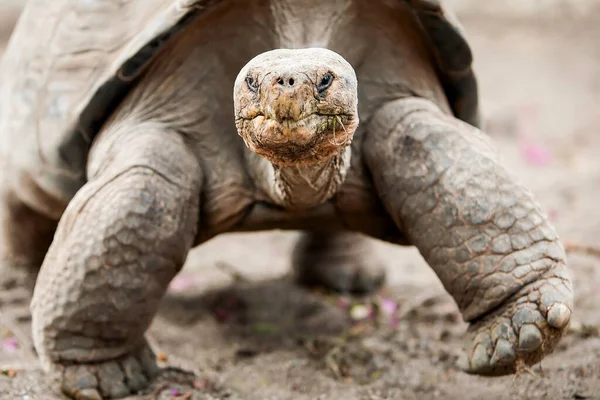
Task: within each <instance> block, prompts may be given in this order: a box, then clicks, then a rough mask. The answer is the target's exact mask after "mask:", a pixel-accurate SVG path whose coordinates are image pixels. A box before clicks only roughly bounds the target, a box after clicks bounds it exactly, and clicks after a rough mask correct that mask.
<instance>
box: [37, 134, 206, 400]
mask: <svg viewBox="0 0 600 400" xmlns="http://www.w3.org/2000/svg"><path fill="white" fill-rule="evenodd" d="M95 146H96V148H99V150H98V151H97V152H96V153H92V158H91V164H92V165H91V166H89V167H90V169H91V170H92V174H93V176H92V177H91V179H90V181H89V183H87V184H86V185H85V186H84V187H83V188H82V189H81V190H80V191H79V192H78V193H77V195H76V196H75V197H74V199H73V200H72V202H71V203H70V204H69V206H68V207H67V210H66V212H65V214H64V216H63V218H62V219H61V221H60V223H59V225H58V229H57V233H56V236H55V239H54V241H53V243H52V245H51V246H50V249H49V251H48V255H47V257H46V259H45V260H44V263H43V265H42V268H41V270H40V274H39V277H38V283H37V286H36V288H35V291H34V296H33V301H32V318H33V338H34V343H35V346H36V349H37V351H38V354H39V355H40V359H41V361H42V365H43V366H44V368H45V369H46V370H50V369H58V370H59V371H62V390H63V391H64V392H65V393H66V394H67V395H68V396H70V397H71V398H75V399H113V398H121V397H125V396H127V395H129V394H130V393H132V392H136V391H138V390H140V389H143V388H144V387H145V386H146V385H147V384H148V382H149V379H150V378H151V377H152V376H153V375H154V374H155V373H156V372H157V367H156V364H155V357H154V355H153V353H152V351H151V350H150V349H149V348H148V346H147V344H146V342H145V340H144V333H145V331H146V329H147V328H148V326H149V325H150V323H151V321H152V319H153V317H154V315H155V312H156V310H157V307H158V305H159V303H160V301H161V299H162V297H163V295H164V293H165V291H166V289H167V286H168V284H169V282H170V281H171V279H172V278H173V277H174V276H175V274H176V273H177V272H178V271H179V270H180V268H181V266H182V265H183V263H184V261H185V259H186V255H187V253H188V250H189V249H190V248H191V246H192V245H193V243H194V240H195V235H196V230H197V226H198V214H199V204H198V202H199V197H200V185H201V179H202V175H201V171H200V167H199V164H198V162H197V160H196V158H195V157H194V155H193V154H191V153H190V150H189V149H188V147H187V146H186V144H185V143H184V141H183V140H182V138H181V137H179V136H178V135H177V134H176V133H174V132H168V131H162V130H160V128H153V127H142V126H140V127H134V128H130V129H127V128H126V127H125V128H123V127H120V128H118V127H114V128H111V130H109V131H108V132H107V133H106V134H104V135H103V136H102V137H101V138H100V140H99V141H98V142H97V143H96V145H95ZM94 170H98V171H97V172H95V171H94Z"/></svg>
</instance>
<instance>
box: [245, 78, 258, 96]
mask: <svg viewBox="0 0 600 400" xmlns="http://www.w3.org/2000/svg"><path fill="white" fill-rule="evenodd" d="M246 83H247V84H248V88H250V90H252V91H253V92H256V91H257V90H258V86H257V85H256V81H255V80H254V78H253V77H251V76H248V77H246Z"/></svg>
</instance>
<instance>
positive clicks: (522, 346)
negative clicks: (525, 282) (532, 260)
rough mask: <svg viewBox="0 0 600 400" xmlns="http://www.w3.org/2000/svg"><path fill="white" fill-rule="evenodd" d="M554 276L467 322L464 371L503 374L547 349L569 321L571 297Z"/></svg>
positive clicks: (539, 357)
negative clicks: (468, 324)
mask: <svg viewBox="0 0 600 400" xmlns="http://www.w3.org/2000/svg"><path fill="white" fill-rule="evenodd" d="M568 293H569V291H568V290H567V288H566V287H564V285H563V284H562V282H560V281H558V282H556V278H554V279H546V280H541V281H538V282H536V283H533V284H531V285H529V286H527V287H525V288H524V289H523V290H521V292H519V293H518V294H517V295H516V296H514V297H513V298H512V300H511V301H509V302H507V303H506V304H505V305H504V306H502V307H500V308H499V309H498V310H496V311H495V312H493V314H491V315H489V316H487V317H484V318H483V319H482V320H481V321H478V322H476V323H474V324H472V325H471V327H470V328H469V335H468V337H469V344H468V345H467V351H466V355H465V357H464V358H463V359H461V360H460V362H459V366H460V367H461V368H462V369H463V370H464V371H465V372H467V373H471V374H478V375H491V376H493V375H506V374H511V373H515V372H517V373H518V372H520V371H521V370H522V369H527V367H528V366H531V365H533V364H536V363H538V362H540V361H541V360H542V358H544V356H546V355H547V354H549V353H551V352H552V351H553V350H554V348H555V347H556V345H557V344H558V341H559V340H560V338H561V336H562V335H563V333H564V332H565V331H566V328H567V326H568V324H569V321H570V318H571V304H572V300H571V297H570V294H568Z"/></svg>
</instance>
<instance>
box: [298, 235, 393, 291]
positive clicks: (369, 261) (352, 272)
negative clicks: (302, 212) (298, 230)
mask: <svg viewBox="0 0 600 400" xmlns="http://www.w3.org/2000/svg"><path fill="white" fill-rule="evenodd" d="M370 240H372V239H369V238H367V237H365V236H364V235H362V234H359V233H354V232H307V233H305V234H304V235H303V236H302V238H301V239H300V241H299V242H298V244H297V245H296V248H295V249H294V254H293V258H292V265H293V269H294V273H295V276H296V279H297V281H298V282H299V283H300V284H303V285H307V286H324V287H326V288H328V289H333V290H336V291H339V292H344V293H355V294H368V293H372V292H374V291H375V290H377V289H379V288H380V287H381V286H382V285H383V283H384V281H385V269H384V267H383V263H382V262H381V261H380V260H379V259H378V257H377V256H376V255H375V254H374V252H373V249H372V243H371V242H370Z"/></svg>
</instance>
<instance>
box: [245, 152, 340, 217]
mask: <svg viewBox="0 0 600 400" xmlns="http://www.w3.org/2000/svg"><path fill="white" fill-rule="evenodd" d="M350 154H351V149H350V146H347V147H346V148H345V149H344V150H343V151H341V152H340V153H338V154H336V155H335V156H333V157H332V158H329V159H327V160H324V161H323V162H321V163H318V164H313V165H309V166H293V167H281V166H278V165H274V164H272V163H271V162H270V161H268V160H266V159H265V158H263V157H261V156H259V155H257V154H256V153H254V152H251V151H248V161H249V162H248V164H249V167H250V171H249V172H250V175H251V177H252V179H253V180H254V182H255V184H256V185H257V187H258V188H260V189H261V192H262V193H263V194H264V195H266V196H267V200H269V201H272V202H273V203H275V204H277V205H279V206H281V207H284V208H286V209H292V210H300V209H307V208H312V207H315V206H317V205H319V204H321V203H323V202H325V201H326V200H328V199H330V198H331V197H332V196H333V195H334V194H335V193H336V192H337V191H338V189H339V187H340V186H341V185H342V183H343V182H344V179H345V178H346V173H347V172H348V169H349V168H350Z"/></svg>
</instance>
